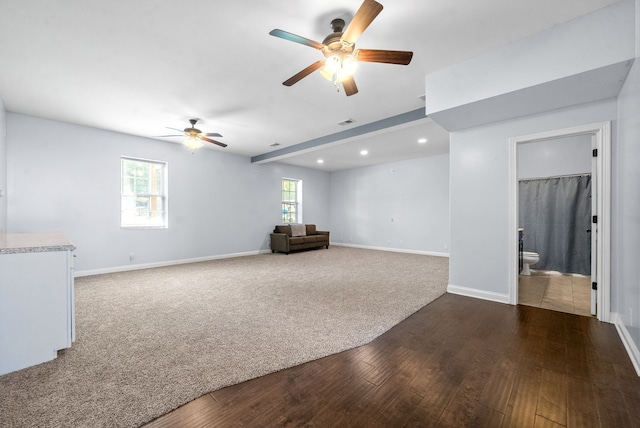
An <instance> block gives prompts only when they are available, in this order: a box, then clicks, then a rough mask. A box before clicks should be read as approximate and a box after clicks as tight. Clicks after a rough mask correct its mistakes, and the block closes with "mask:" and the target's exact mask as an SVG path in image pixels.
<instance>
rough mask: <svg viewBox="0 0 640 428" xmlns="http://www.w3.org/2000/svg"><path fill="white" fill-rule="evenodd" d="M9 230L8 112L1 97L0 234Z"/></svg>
mask: <svg viewBox="0 0 640 428" xmlns="http://www.w3.org/2000/svg"><path fill="white" fill-rule="evenodd" d="M6 230H7V110H6V109H5V107H4V102H3V101H2V97H0V234H2V233H3V231H6Z"/></svg>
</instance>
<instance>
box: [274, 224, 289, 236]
mask: <svg viewBox="0 0 640 428" xmlns="http://www.w3.org/2000/svg"><path fill="white" fill-rule="evenodd" d="M274 232H275V233H286V234H287V236H291V227H290V226H289V225H288V224H280V225H277V226H276V228H275V229H274Z"/></svg>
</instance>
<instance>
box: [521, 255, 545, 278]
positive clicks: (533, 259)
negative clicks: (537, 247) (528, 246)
mask: <svg viewBox="0 0 640 428" xmlns="http://www.w3.org/2000/svg"><path fill="white" fill-rule="evenodd" d="M539 261H540V254H538V253H532V252H530V251H523V252H522V272H520V274H521V275H531V270H530V269H529V265H535V264H536V263H538V262H539Z"/></svg>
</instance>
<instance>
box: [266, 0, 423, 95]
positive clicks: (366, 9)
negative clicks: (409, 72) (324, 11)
mask: <svg viewBox="0 0 640 428" xmlns="http://www.w3.org/2000/svg"><path fill="white" fill-rule="evenodd" d="M381 11H382V5H381V4H380V3H378V2H377V1H375V0H364V2H363V3H362V5H361V6H360V8H359V9H358V11H357V12H356V13H355V15H354V16H353V19H352V20H351V22H350V23H349V26H348V27H347V28H346V29H344V26H345V22H344V20H343V19H341V18H336V19H334V20H333V21H331V29H332V30H333V33H331V34H329V35H328V36H327V37H326V38H325V39H324V40H323V41H322V43H319V42H316V41H314V40H311V39H307V38H306V37H302V36H298V35H297V34H293V33H289V32H288V31H283V30H279V29H275V30H271V32H269V34H270V35H272V36H275V37H279V38H281V39H285V40H289V41H292V42H295V43H299V44H302V45H305V46H309V47H312V48H314V49H318V50H320V51H322V54H323V55H324V56H325V59H321V60H318V61H316V62H314V63H313V64H311V65H310V66H308V67H307V68H305V69H303V70H302V71H300V72H298V73H297V74H295V75H293V76H292V77H290V78H289V79H287V80H285V81H284V82H283V83H282V84H283V85H285V86H292V85H294V84H295V83H297V82H299V81H300V80H302V79H303V78H305V77H307V76H308V75H309V74H311V73H313V72H314V71H316V70H319V69H322V70H321V71H320V74H321V75H322V76H323V77H324V78H325V79H327V80H329V81H331V82H332V83H333V84H334V85H336V87H337V84H338V83H342V86H343V88H344V92H345V94H346V95H347V96H350V95H354V94H356V93H358V87H357V86H356V82H355V80H354V79H353V75H354V74H355V72H356V70H357V68H358V62H378V63H383V64H399V65H408V64H409V63H410V62H411V58H412V57H413V52H410V51H390V50H376V49H355V42H356V41H357V40H358V39H359V38H360V36H361V35H362V33H363V32H364V30H366V29H367V27H368V26H369V25H370V24H371V23H372V22H373V20H374V19H375V18H376V16H378V14H379V13H380V12H381ZM343 30H344V32H343Z"/></svg>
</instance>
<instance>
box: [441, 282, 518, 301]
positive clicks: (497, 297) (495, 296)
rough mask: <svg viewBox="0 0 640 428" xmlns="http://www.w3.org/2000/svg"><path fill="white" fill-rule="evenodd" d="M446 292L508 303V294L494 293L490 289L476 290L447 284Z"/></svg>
mask: <svg viewBox="0 0 640 428" xmlns="http://www.w3.org/2000/svg"><path fill="white" fill-rule="evenodd" d="M447 293H451V294H459V295H460V296H467V297H473V298H476V299H482V300H490V301H492V302H498V303H506V304H509V295H508V294H500V293H494V292H492V291H485V290H478V289H477V288H469V287H461V286H459V285H453V284H449V285H448V286H447Z"/></svg>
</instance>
